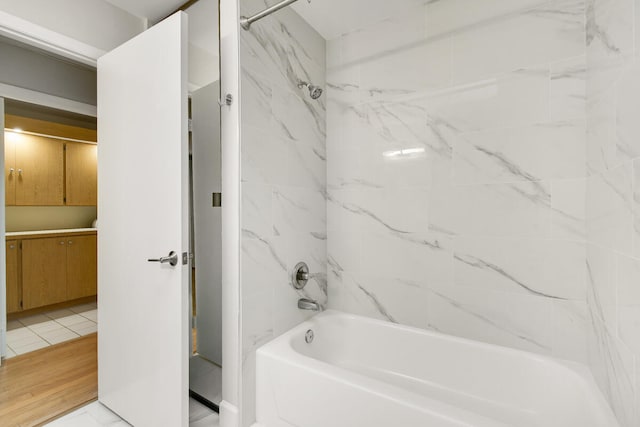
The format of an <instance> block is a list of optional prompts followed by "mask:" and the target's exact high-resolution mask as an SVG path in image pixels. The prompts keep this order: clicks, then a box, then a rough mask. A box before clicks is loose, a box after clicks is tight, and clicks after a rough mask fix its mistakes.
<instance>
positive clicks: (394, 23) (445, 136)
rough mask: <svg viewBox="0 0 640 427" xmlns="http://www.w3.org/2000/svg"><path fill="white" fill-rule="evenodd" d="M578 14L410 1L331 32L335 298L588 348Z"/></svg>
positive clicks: (399, 314) (469, 331)
mask: <svg viewBox="0 0 640 427" xmlns="http://www.w3.org/2000/svg"><path fill="white" fill-rule="evenodd" d="M612 3H616V2H612ZM586 12H587V10H586V5H585V2H584V1H583V0H555V1H531V0H517V1H507V0H487V1H483V2H477V0H448V1H443V2H433V1H425V2H414V5H413V6H412V7H411V8H403V9H400V8H399V9H398V12H397V14H396V15H393V16H389V17H388V19H386V20H384V21H382V22H379V23H377V24H374V25H369V26H367V27H365V28H360V29H358V30H356V31H353V32H349V33H347V34H344V35H343V36H341V37H338V38H336V39H333V40H329V41H328V44H327V85H328V91H327V185H328V188H327V194H328V205H327V212H328V213H327V236H328V240H327V244H328V246H327V248H328V287H329V307H332V308H336V309H339V310H344V311H349V312H354V313H358V314H363V315H367V316H373V317H376V318H381V319H387V320H389V321H391V322H398V323H403V324H408V325H412V326H417V327H421V328H431V329H435V330H439V331H442V332H445V333H449V334H454V335H459V336H463V337H468V338H472V339H476V340H481V341H485V342H489V343H495V344H500V345H505V346H510V347H515V348H519V349H524V350H529V351H534V352H537V353H541V354H547V355H552V356H557V357H560V358H564V359H571V360H575V361H579V362H582V363H587V362H588V361H589V352H588V343H589V340H588V336H589V333H588V332H589V330H590V323H591V320H590V316H589V306H588V304H587V271H586V269H585V265H586V259H587V254H588V246H587V244H586V236H587V224H586V218H587V213H586V206H587V204H586V203H587V201H586V200H587V195H586V188H587V185H588V178H587V176H588V174H587V166H586V165H587V161H586V160H587V155H588V153H587V150H586V147H585V139H586V79H587V70H586V61H587V58H586V50H585V40H586V29H585V27H586ZM627 172H628V171H627ZM629 173H630V172H628V174H629ZM630 176H631V175H628V176H627V177H630ZM619 179H623V178H622V177H620V178H619ZM601 187H602V191H606V189H607V188H608V187H606V186H605V183H602V184H601ZM626 196H628V197H631V193H630V191H629V192H627V193H626ZM616 197H619V192H613V193H612V194H611V195H610V198H611V199H612V200H617V199H616ZM625 200H627V201H630V199H625ZM620 203H622V202H620ZM601 207H602V209H606V207H605V206H601ZM611 215H613V214H611ZM616 215H617V216H615V217H613V216H610V217H608V219H609V220H610V222H611V225H613V224H615V226H617V227H618V226H619V227H622V226H623V224H621V223H620V221H619V218H618V217H619V216H621V215H622V213H617V211H616ZM626 219H627V220H629V221H630V218H626ZM625 224H626V225H629V226H631V222H627V223H625ZM639 228H640V227H639ZM603 232H605V233H607V231H606V230H603ZM621 233H622V231H621Z"/></svg>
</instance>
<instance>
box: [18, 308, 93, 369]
mask: <svg viewBox="0 0 640 427" xmlns="http://www.w3.org/2000/svg"><path fill="white" fill-rule="evenodd" d="M66 310H68V311H69V312H71V313H73V314H71V315H70V316H73V315H78V316H80V317H82V318H83V319H85V320H83V321H82V322H85V321H88V322H91V323H92V326H94V325H95V326H97V324H98V322H96V321H94V320H93V319H90V318H89V317H86V316H83V315H82V313H87V312H89V311H92V310H97V307H95V308H91V309H90V310H85V311H82V312H81V313H77V312H75V311H73V307H71V308H69V309H66ZM56 311H60V310H56ZM42 316H43V317H46V318H47V319H49V320H45V321H44V322H39V323H34V324H32V325H25V324H24V323H22V321H21V320H20V319H16V322H18V323H19V324H20V325H22V327H19V328H15V329H12V330H19V329H27V330H28V331H29V332H31V333H33V334H34V335H35V336H37V337H38V338H39V339H41V340H42V341H44V342H45V343H46V344H47V345H46V346H45V347H51V346H52V345H55V344H53V343H52V342H51V341H49V340H48V339H47V338H45V337H44V336H42V335H40V333H38V332H37V331H35V330H34V329H31V326H34V325H38V324H41V323H45V322H49V321H52V322H54V323H55V324H57V325H58V326H60V327H61V328H63V329H65V330H67V331H69V332H71V333H72V334H73V335H74V337H73V338H69V339H65V340H63V341H60V342H59V343H57V344H60V343H63V342H66V341H69V340H71V339H75V338H80V337H83V336H84V335H82V334H80V333H79V332H77V331H75V330H73V329H71V328H70V326H73V325H69V326H67V325H63V324H62V323H60V322H58V320H57V319H55V318H52V317H50V316H49V315H48V314H46V313H44V314H42ZM62 317H68V316H62ZM79 323H81V322H79ZM33 344H36V343H33ZM33 344H28V345H33ZM7 347H8V348H9V349H10V350H11V351H12V352H13V353H14V355H15V356H18V352H16V350H15V349H13V348H12V347H11V346H10V345H9V343H8V342H7ZM45 347H42V348H45ZM27 353H28V352H27ZM24 354H26V353H24ZM15 356H12V357H15Z"/></svg>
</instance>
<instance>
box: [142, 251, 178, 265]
mask: <svg viewBox="0 0 640 427" xmlns="http://www.w3.org/2000/svg"><path fill="white" fill-rule="evenodd" d="M147 261H149V262H159V263H160V264H169V265H171V266H172V267H175V266H176V265H178V254H177V253H175V252H174V251H171V252H169V256H163V257H160V258H149V259H148V260H147Z"/></svg>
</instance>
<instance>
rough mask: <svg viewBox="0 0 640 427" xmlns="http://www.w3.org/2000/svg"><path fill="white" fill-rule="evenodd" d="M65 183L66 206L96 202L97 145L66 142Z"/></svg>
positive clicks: (89, 204) (86, 204)
mask: <svg viewBox="0 0 640 427" xmlns="http://www.w3.org/2000/svg"><path fill="white" fill-rule="evenodd" d="M65 155H66V160H67V161H66V172H67V173H66V185H67V187H66V188H67V205H68V206H96V205H97V204H98V146H96V145H92V144H83V143H79V142H78V143H74V142H68V143H67V150H66V154H65Z"/></svg>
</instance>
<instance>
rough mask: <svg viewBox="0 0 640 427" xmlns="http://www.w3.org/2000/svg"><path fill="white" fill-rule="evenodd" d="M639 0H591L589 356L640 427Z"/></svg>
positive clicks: (621, 411) (616, 403)
mask: <svg viewBox="0 0 640 427" xmlns="http://www.w3.org/2000/svg"><path fill="white" fill-rule="evenodd" d="M639 41H640V1H638V0H616V1H610V0H588V1H587V69H588V71H587V109H586V111H587V124H588V126H587V140H586V148H587V150H586V160H587V170H588V175H589V178H588V180H587V197H586V207H587V216H586V218H587V222H586V224H587V238H588V246H587V278H588V280H587V301H588V312H589V321H590V324H589V330H588V343H589V362H590V365H591V369H592V371H593V373H594V375H595V377H596V379H597V380H598V382H599V384H600V386H601V388H602V390H603V391H604V392H605V394H606V395H607V397H608V398H609V400H610V401H611V403H612V406H613V408H614V410H615V411H616V414H617V415H618V418H619V420H620V422H621V424H622V425H624V426H638V425H640V373H639V371H640V275H639V273H640V249H639V248H640V234H639V231H640V209H639V208H640V204H639V202H640V186H639V185H638V184H640V180H638V177H639V176H640V163H639V162H640V126H639V123H640V121H639V120H638V117H639V114H640V62H639V59H640V44H639V43H638V42H639Z"/></svg>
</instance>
